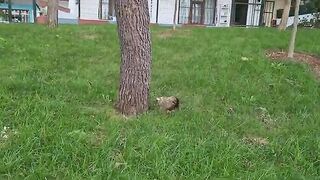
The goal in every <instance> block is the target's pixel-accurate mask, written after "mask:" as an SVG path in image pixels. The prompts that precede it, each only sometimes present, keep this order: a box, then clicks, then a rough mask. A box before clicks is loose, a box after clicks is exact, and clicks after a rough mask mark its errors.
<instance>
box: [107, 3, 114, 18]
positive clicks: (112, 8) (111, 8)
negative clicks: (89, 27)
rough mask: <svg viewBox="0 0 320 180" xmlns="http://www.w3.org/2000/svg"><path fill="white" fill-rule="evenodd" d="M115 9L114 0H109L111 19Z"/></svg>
mask: <svg viewBox="0 0 320 180" xmlns="http://www.w3.org/2000/svg"><path fill="white" fill-rule="evenodd" d="M113 11H114V0H109V9H108V16H109V18H108V19H110V18H111V17H112V16H113Z"/></svg>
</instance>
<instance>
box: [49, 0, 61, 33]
mask: <svg viewBox="0 0 320 180" xmlns="http://www.w3.org/2000/svg"><path fill="white" fill-rule="evenodd" d="M58 7H59V0H48V27H49V28H55V27H57V26H58Z"/></svg>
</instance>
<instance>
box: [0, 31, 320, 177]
mask: <svg viewBox="0 0 320 180" xmlns="http://www.w3.org/2000/svg"><path fill="white" fill-rule="evenodd" d="M152 35H153V37H152V38H153V72H152V83H151V86H152V87H151V96H152V99H155V97H157V96H165V95H176V96H178V97H179V98H180V99H181V109H180V111H177V112H175V113H174V114H171V115H166V114H163V113H161V112H159V110H157V108H156V106H155V101H153V102H152V110H151V111H150V112H148V113H147V114H145V115H142V116H139V117H137V118H136V119H134V120H129V121H126V120H123V119H122V118H121V117H120V116H118V115H117V113H116V112H115V111H114V109H113V104H114V103H115V100H116V96H117V90H118V79H119V65H120V56H119V45H118V39H117V33H116V26H113V25H108V26H80V27H79V26H61V27H59V28H58V29H57V30H48V29H47V28H46V27H44V26H33V25H0V130H1V131H3V133H2V134H1V137H0V162H1V163H0V179H17V178H22V177H28V178H29V179H44V178H49V179H50V178H51V179H56V178H57V179H86V178H94V179H107V178H110V179H129V178H130V179H206V178H209V179H211V178H212V177H226V178H231V177H237V178H243V179H259V178H261V179H275V178H279V179H283V178H284V177H294V178H298V179H299V178H301V179H303V178H315V177H318V178H319V176H320V86H319V85H320V84H319V81H317V80H316V78H315V77H314V75H313V74H312V72H311V71H309V69H308V67H307V66H306V65H302V64H296V63H289V62H271V61H269V60H268V59H267V58H266V57H265V55H264V52H265V50H266V49H285V48H286V47H287V43H288V41H289V35H290V33H289V32H278V31H277V30H275V29H255V28H252V29H246V28H229V29H222V28H221V29H220V28H207V29H179V30H178V31H177V32H176V33H174V34H172V33H170V32H169V31H168V29H166V28H153V29H152ZM319 42H320V31H319V30H301V31H299V33H298V39H297V51H302V52H308V53H313V54H316V55H320V43H319ZM243 57H246V58H243ZM4 127H9V129H7V130H4V129H3V128H4Z"/></svg>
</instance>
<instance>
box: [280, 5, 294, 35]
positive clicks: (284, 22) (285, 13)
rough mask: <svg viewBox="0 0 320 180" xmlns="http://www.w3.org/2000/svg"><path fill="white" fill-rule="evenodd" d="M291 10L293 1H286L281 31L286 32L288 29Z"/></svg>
mask: <svg viewBox="0 0 320 180" xmlns="http://www.w3.org/2000/svg"><path fill="white" fill-rule="evenodd" d="M290 8H291V0H285V6H284V10H283V13H282V17H281V22H280V24H279V27H278V28H279V30H281V31H284V30H286V29H287V23H288V19H289V13H290Z"/></svg>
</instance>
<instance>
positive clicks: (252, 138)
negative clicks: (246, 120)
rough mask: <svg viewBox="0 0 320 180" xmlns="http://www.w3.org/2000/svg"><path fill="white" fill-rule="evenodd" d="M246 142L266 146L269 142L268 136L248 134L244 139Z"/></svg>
mask: <svg viewBox="0 0 320 180" xmlns="http://www.w3.org/2000/svg"><path fill="white" fill-rule="evenodd" d="M242 140H243V141H244V142H245V143H246V144H251V145H258V146H266V145H268V144H269V141H268V139H267V138H262V137H255V136H248V137H244V138H243V139H242Z"/></svg>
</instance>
